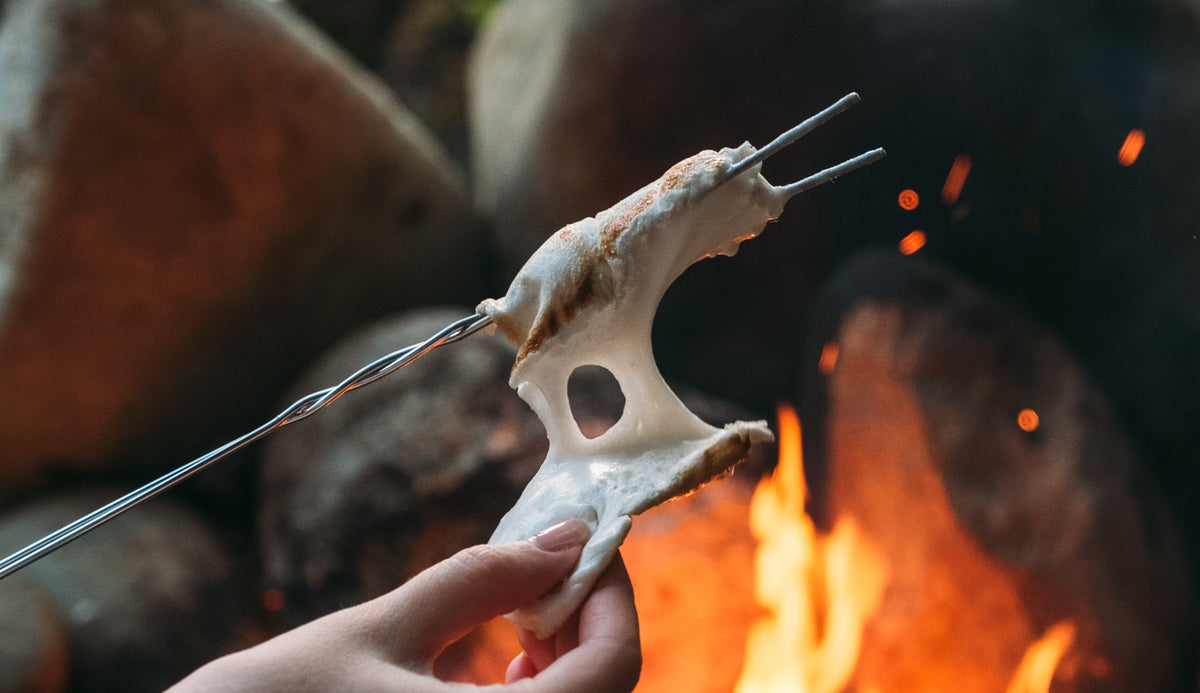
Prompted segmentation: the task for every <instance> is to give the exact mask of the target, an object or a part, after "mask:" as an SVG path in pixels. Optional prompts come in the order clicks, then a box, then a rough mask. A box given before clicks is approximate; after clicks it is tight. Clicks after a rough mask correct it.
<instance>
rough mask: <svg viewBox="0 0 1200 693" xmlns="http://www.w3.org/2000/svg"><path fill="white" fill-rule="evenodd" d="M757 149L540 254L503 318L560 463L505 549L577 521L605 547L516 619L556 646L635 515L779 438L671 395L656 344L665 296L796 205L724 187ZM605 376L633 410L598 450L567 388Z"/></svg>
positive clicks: (742, 186)
mask: <svg viewBox="0 0 1200 693" xmlns="http://www.w3.org/2000/svg"><path fill="white" fill-rule="evenodd" d="M754 151H755V150H754V148H753V147H752V146H750V145H749V144H743V145H742V146H741V147H739V148H737V149H724V150H722V151H720V152H713V151H704V152H701V153H699V154H696V155H695V156H693V157H690V158H688V159H685V160H684V161H682V162H680V163H678V164H676V165H675V166H673V167H672V168H671V169H670V170H668V171H667V172H666V173H665V174H663V176H662V177H661V178H659V179H658V180H656V181H654V182H653V183H651V184H649V185H647V186H646V187H644V188H642V189H641V190H639V191H637V192H635V193H634V194H632V195H630V196H629V197H627V198H625V199H624V200H622V201H621V202H619V203H617V204H616V205H614V206H613V207H612V208H611V209H608V210H606V211H604V212H601V213H600V214H598V215H596V216H595V217H592V218H587V219H584V220H582V221H579V222H576V223H574V224H571V225H570V226H567V227H565V228H563V229H561V230H560V231H558V232H557V233H556V234H554V235H553V236H552V237H551V238H550V239H549V240H547V241H546V243H545V244H544V245H542V247H541V248H539V249H538V250H537V252H535V253H534V254H533V255H532V256H531V257H530V258H529V261H528V262H527V263H526V264H525V266H524V267H522V268H521V271H520V272H519V273H518V274H517V276H516V278H515V279H514V280H513V283H512V285H511V286H510V287H509V289H508V293H507V294H506V295H505V296H504V297H503V298H501V299H489V300H486V301H484V302H483V303H481V304H480V306H479V312H481V313H484V314H486V315H489V316H491V317H492V318H493V319H494V320H495V322H496V324H497V325H498V326H499V328H500V329H501V330H502V331H503V332H504V333H505V335H507V336H508V338H509V339H511V340H512V341H513V342H514V343H515V344H516V345H517V346H518V347H519V351H518V354H517V359H516V363H515V364H514V366H513V370H512V376H511V378H510V379H509V384H510V385H512V386H513V387H514V388H516V390H517V394H519V395H520V396H521V398H522V399H524V400H525V402H526V403H528V404H529V406H530V407H532V408H533V410H534V412H535V413H536V414H537V415H538V417H539V418H540V419H541V420H542V424H543V425H544V426H545V427H546V433H547V435H548V437H549V439H550V451H549V453H548V454H547V456H546V460H545V462H544V463H543V464H542V467H541V469H540V470H539V471H538V473H537V474H536V475H535V476H534V478H533V479H532V480H531V481H530V482H529V485H528V486H527V487H526V488H525V491H524V493H523V494H522V495H521V498H520V500H518V501H517V504H516V505H515V506H514V507H513V508H512V509H511V510H510V511H509V512H508V514H507V515H505V516H504V518H503V519H502V520H501V521H500V524H499V526H498V527H497V528H496V531H495V533H494V534H493V536H492V538H491V543H494V544H495V543H504V542H509V541H517V540H520V539H523V538H526V537H530V536H532V535H534V534H536V533H537V532H538V531H540V530H542V529H545V528H547V527H549V526H551V525H553V524H555V523H557V522H561V521H562V520H565V519H568V518H579V519H582V520H584V521H585V522H587V523H588V524H589V526H590V527H591V528H592V536H591V538H590V539H589V540H588V542H587V544H586V546H585V547H584V549H583V554H582V556H581V558H580V561H579V565H578V566H577V567H576V569H575V571H574V572H573V573H572V574H571V575H570V576H569V577H568V578H567V580H566V583H565V584H564V585H563V587H562V589H561V590H558V591H556V592H554V593H552V594H550V595H547V596H546V597H543V598H542V599H541V600H539V601H538V602H536V603H534V604H533V605H531V606H529V607H526V608H524V609H521V610H519V611H517V612H514V613H513V614H510V615H509V617H510V618H511V619H512V620H513V621H515V622H516V623H517V624H518V625H520V626H522V627H524V628H527V629H530V630H532V631H533V632H534V633H535V634H536V635H537V637H539V638H545V637H547V636H549V635H551V634H553V633H554V632H556V631H557V630H558V629H559V628H560V627H561V626H562V624H563V623H564V622H565V621H566V620H567V618H568V617H569V616H570V615H571V614H572V613H573V612H574V611H575V610H576V609H577V608H578V607H579V605H580V604H581V603H582V602H583V600H584V598H585V597H586V596H587V594H588V592H589V591H590V590H591V588H592V586H593V584H594V583H595V581H596V578H598V577H599V575H600V573H602V572H603V571H604V568H605V567H606V566H607V565H608V563H609V561H611V560H612V558H613V556H614V555H615V554H616V552H617V548H618V547H619V546H620V544H621V542H622V541H623V540H624V538H625V535H626V534H627V533H628V532H629V528H630V525H631V522H632V521H631V519H630V517H631V516H632V515H636V514H638V513H640V512H642V511H643V510H646V509H648V508H650V507H652V506H654V505H657V504H659V503H661V502H663V501H666V500H669V499H670V498H673V497H675V496H678V495H682V494H684V493H687V492H689V491H692V490H694V489H695V488H697V487H698V486H700V485H701V484H703V483H704V482H706V481H709V480H711V479H713V478H715V477H717V476H721V475H723V474H726V473H727V472H728V471H729V470H730V469H732V467H733V466H734V465H735V464H737V463H738V462H740V461H742V460H743V459H744V458H745V456H746V453H747V451H748V449H749V447H750V445H751V444H752V443H756V442H760V441H770V440H773V437H772V435H771V432H770V430H769V429H768V428H767V425H766V422H765V421H756V422H745V421H738V422H735V423H732V424H727V425H726V426H725V427H724V428H723V429H720V428H715V427H713V426H710V425H708V424H706V423H704V422H703V421H701V420H700V419H699V418H697V417H696V416H695V415H694V414H693V413H692V412H691V411H689V410H688V409H687V407H685V406H684V405H683V403H681V402H680V401H679V398H678V397H676V396H675V394H674V393H673V392H672V391H671V390H670V388H668V387H667V385H666V383H665V382H664V381H663V378H662V376H661V374H659V372H658V367H657V366H656V365H655V363H654V355H653V353H652V352H651V346H650V328H651V323H652V322H653V319H654V313H655V311H656V309H657V308H658V303H659V301H660V300H661V299H662V296H663V293H664V292H665V291H666V289H667V287H668V286H669V285H670V283H671V282H672V281H674V280H675V278H676V277H677V276H679V275H680V274H681V273H682V272H683V271H684V270H685V269H686V268H687V267H688V266H689V265H691V264H692V263H694V262H696V261H698V260H701V259H704V258H706V257H712V256H715V255H733V254H734V253H736V252H737V247H738V244H739V243H740V242H742V241H744V240H746V239H749V238H753V237H754V236H756V235H758V233H759V232H761V231H762V228H763V226H764V225H765V224H766V223H767V222H768V221H770V220H771V219H774V218H775V217H777V216H779V214H780V212H782V210H783V205H784V203H785V202H786V201H787V194H786V192H785V191H784V190H783V188H779V187H775V186H772V185H771V184H770V183H768V182H767V181H766V180H765V179H764V178H763V177H762V176H761V175H759V166H757V165H756V166H753V167H752V168H750V169H749V170H747V171H745V172H744V173H742V174H740V175H738V176H737V177H736V178H734V179H731V180H728V181H724V182H722V180H723V179H724V177H725V176H724V172H725V171H726V170H728V168H729V167H730V165H732V164H733V163H735V162H737V161H740V160H742V159H744V158H745V157H747V156H749V155H750V154H752V153H753V152H754ZM584 365H597V366H602V367H604V368H607V369H608V370H609V371H611V372H612V374H613V375H614V376H615V377H616V379H617V382H618V383H619V384H620V386H621V391H622V392H623V393H624V395H625V411H624V413H623V414H622V415H621V418H620V420H618V421H617V423H616V424H615V425H613V427H612V428H610V429H609V430H608V431H606V432H605V433H603V434H602V435H600V436H598V437H596V438H593V439H588V438H585V437H584V436H583V434H582V433H581V432H580V430H579V427H578V425H577V424H576V423H575V420H574V418H573V417H572V415H571V408H570V405H569V404H568V402H567V379H568V377H569V376H570V375H571V373H572V372H573V371H574V370H575V369H576V368H578V367H580V366H584Z"/></svg>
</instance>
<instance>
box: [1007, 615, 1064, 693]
mask: <svg viewBox="0 0 1200 693" xmlns="http://www.w3.org/2000/svg"><path fill="white" fill-rule="evenodd" d="M1074 640H1075V626H1074V625H1073V624H1072V623H1071V622H1070V621H1060V622H1058V623H1056V624H1054V625H1053V626H1051V627H1050V630H1048V631H1046V634H1045V635H1043V636H1042V637H1041V638H1039V639H1038V641H1037V642H1035V643H1033V644H1032V645H1030V646H1029V649H1028V650H1026V651H1025V657H1024V658H1022V659H1021V665H1020V666H1018V667H1017V673H1015V674H1014V675H1013V679H1012V682H1011V683H1009V684H1008V689H1007V690H1006V691H1005V693H1048V691H1049V690H1050V682H1051V681H1052V680H1053V679H1054V670H1055V669H1057V668H1058V661H1059V660H1060V659H1062V656H1063V655H1064V654H1066V652H1067V648H1069V647H1070V646H1071V643H1072V642H1073V641H1074Z"/></svg>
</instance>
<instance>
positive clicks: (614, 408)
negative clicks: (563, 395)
mask: <svg viewBox="0 0 1200 693" xmlns="http://www.w3.org/2000/svg"><path fill="white" fill-rule="evenodd" d="M567 400H568V401H569V402H570V403H571V416H572V417H574V418H575V425H576V426H578V427H579V432H580V433H582V434H583V437H584V438H589V439H591V438H599V437H600V436H602V435H604V433H605V432H606V431H608V429H610V428H612V427H613V424H615V423H616V422H617V421H618V420H619V419H620V418H621V414H623V413H624V412H625V393H624V392H622V391H621V384H620V383H619V382H617V378H616V376H614V375H613V374H612V372H611V371H609V370H608V369H607V368H605V367H603V366H580V367H578V368H576V369H575V370H574V371H571V377H570V378H568V379H567Z"/></svg>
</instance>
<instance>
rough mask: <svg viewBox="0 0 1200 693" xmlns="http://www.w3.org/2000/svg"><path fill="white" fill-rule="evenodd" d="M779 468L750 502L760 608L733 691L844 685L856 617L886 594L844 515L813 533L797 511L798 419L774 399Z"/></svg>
mask: <svg viewBox="0 0 1200 693" xmlns="http://www.w3.org/2000/svg"><path fill="white" fill-rule="evenodd" d="M778 416H779V466H778V468H776V470H775V473H774V474H773V475H772V476H771V477H770V478H769V479H763V480H762V481H761V482H760V483H759V486H758V488H757V490H755V492H754V497H753V499H752V500H751V501H750V528H751V531H753V533H754V535H755V537H757V538H758V540H759V547H758V553H757V555H756V557H755V597H756V598H757V600H758V602H759V604H761V605H762V606H763V607H764V608H766V609H767V611H768V613H767V614H766V615H764V616H763V617H762V618H761V619H759V621H758V622H757V623H755V624H754V627H753V628H752V629H751V631H750V635H749V637H748V638H747V639H746V659H745V664H744V668H743V669H742V675H741V678H739V680H738V683H737V686H736V687H735V688H734V691H735V693H774V692H777V691H778V692H780V693H782V692H787V693H834V692H836V691H841V690H842V689H843V688H845V687H846V685H847V684H848V683H849V682H850V680H851V677H852V676H853V674H854V668H855V665H856V664H857V662H858V652H859V646H860V644H861V642H862V631H863V624H864V623H865V622H866V620H867V618H868V616H869V615H870V614H871V612H872V611H874V609H875V607H876V605H877V604H878V602H879V599H880V597H881V596H882V594H883V588H884V584H885V581H886V578H885V573H886V569H885V568H884V566H883V561H882V559H881V558H880V555H879V553H878V551H877V550H875V549H874V548H873V547H870V546H869V545H868V544H867V543H866V540H865V538H864V537H863V536H862V535H861V533H860V532H859V530H858V528H857V525H856V524H855V523H854V521H853V520H851V519H849V518H842V519H840V520H839V521H838V522H837V525H836V526H835V528H834V530H833V532H832V533H831V534H829V535H827V536H824V535H819V534H818V533H817V530H816V527H815V526H814V525H813V522H812V519H811V518H810V517H809V516H808V515H807V513H806V512H805V510H804V503H805V500H806V498H807V488H806V487H805V483H804V470H803V465H802V461H801V453H800V448H801V445H800V440H801V438H800V422H799V420H798V419H797V417H796V412H795V410H793V409H792V408H791V407H788V406H786V405H781V406H780V407H779V411H778Z"/></svg>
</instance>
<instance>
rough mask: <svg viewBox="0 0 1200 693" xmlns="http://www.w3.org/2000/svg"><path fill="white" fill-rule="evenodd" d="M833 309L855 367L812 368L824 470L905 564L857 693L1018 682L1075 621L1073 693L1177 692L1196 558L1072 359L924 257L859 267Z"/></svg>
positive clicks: (842, 358)
mask: <svg viewBox="0 0 1200 693" xmlns="http://www.w3.org/2000/svg"><path fill="white" fill-rule="evenodd" d="M821 306H822V308H821V316H822V319H821V321H820V324H819V325H818V328H817V330H816V331H815V333H814V338H815V339H816V340H817V341H816V344H818V345H823V344H831V345H836V346H837V352H836V353H837V357H836V363H835V364H833V365H832V368H830V363H831V362H830V359H828V358H827V359H826V367H825V371H826V373H825V374H821V373H819V372H818V371H817V370H816V369H814V371H813V373H812V374H811V375H812V381H811V387H810V388H808V390H809V401H808V403H807V405H806V407H805V410H804V412H803V414H802V415H803V417H804V419H805V421H807V422H808V423H809V429H808V430H809V431H810V432H811V433H810V435H808V436H806V440H807V441H808V446H807V449H806V453H807V454H806V459H808V460H811V461H812V462H813V464H814V466H815V467H816V468H817V470H818V473H816V474H815V475H814V476H815V477H816V478H817V479H819V480H820V481H819V486H818V489H819V490H818V492H817V494H816V495H817V496H819V497H822V498H823V503H822V515H823V516H824V518H825V519H826V520H827V521H829V522H832V521H834V520H835V519H836V518H838V517H841V516H845V515H849V516H851V517H853V518H855V519H856V520H857V521H858V523H859V525H860V526H861V527H862V528H863V530H864V531H865V534H866V535H867V537H868V538H869V539H870V540H871V541H872V542H873V543H875V544H876V545H877V546H878V547H879V548H880V549H881V550H882V551H883V553H884V554H885V556H886V561H887V564H888V568H889V577H888V579H889V582H888V587H887V591H886V592H885V595H884V597H883V600H882V602H881V604H880V606H879V608H878V610H877V611H876V613H875V614H874V616H873V617H872V619H871V620H870V621H869V623H868V627H867V631H866V634H865V636H864V644H863V651H862V657H861V659H860V668H859V677H860V678H859V684H860V685H863V686H866V685H875V686H878V687H880V688H882V689H885V690H886V689H889V688H890V689H912V690H938V689H940V688H941V687H942V684H953V685H954V686H962V687H963V688H964V689H970V690H1002V689H1003V688H1004V686H1005V685H1006V683H1007V682H1008V680H1009V679H1010V678H1011V677H1012V676H1013V673H1014V672H1015V670H1016V665H1017V663H1018V662H1019V661H1020V659H1021V657H1022V655H1023V654H1024V651H1025V648H1026V647H1027V646H1028V645H1030V644H1031V643H1032V642H1033V641H1034V640H1035V639H1036V638H1039V637H1041V636H1042V635H1043V634H1045V633H1046V632H1048V631H1049V630H1050V629H1051V628H1052V627H1053V626H1055V624H1059V623H1069V624H1071V625H1072V626H1073V627H1074V629H1075V636H1074V639H1073V642H1072V644H1071V648H1070V650H1069V652H1068V657H1067V660H1066V661H1064V663H1063V664H1062V667H1061V668H1062V670H1063V671H1074V672H1075V674H1074V677H1075V678H1074V680H1073V685H1074V686H1075V687H1074V688H1073V689H1072V690H1079V691H1124V690H1134V689H1136V690H1146V691H1157V690H1178V688H1177V686H1179V685H1180V684H1181V679H1180V673H1181V672H1182V671H1184V669H1183V666H1184V664H1185V663H1186V662H1187V661H1188V660H1187V658H1188V656H1189V654H1190V653H1188V652H1187V644H1188V643H1189V642H1190V641H1191V640H1190V638H1191V636H1192V635H1194V630H1195V625H1194V624H1195V621H1194V615H1195V613H1196V612H1195V593H1194V590H1193V587H1192V583H1191V581H1190V577H1191V576H1190V575H1189V558H1188V557H1187V555H1186V554H1185V553H1184V551H1183V549H1182V545H1181V542H1180V538H1179V532H1178V529H1177V526H1176V525H1175V524H1174V523H1173V522H1172V519H1171V517H1170V516H1169V514H1168V513H1167V511H1166V509H1165V506H1164V503H1163V501H1162V491H1161V488H1160V487H1159V486H1158V485H1157V481H1158V480H1157V479H1154V478H1153V477H1152V475H1151V474H1150V473H1149V472H1148V470H1147V468H1146V466H1145V464H1144V462H1143V461H1142V460H1141V459H1140V458H1139V455H1138V453H1137V451H1136V449H1135V448H1134V446H1133V445H1132V443H1131V442H1130V439H1129V437H1128V435H1127V434H1126V433H1125V432H1124V430H1123V428H1122V426H1121V423H1120V422H1119V420H1118V418H1117V416H1116V414H1115V412H1114V410H1113V408H1112V405H1111V404H1110V402H1109V400H1108V398H1107V396H1106V395H1105V393H1104V392H1103V391H1102V390H1100V389H1099V388H1098V387H1097V385H1096V383H1095V382H1094V381H1093V380H1092V378H1091V377H1090V376H1089V375H1088V373H1087V372H1086V371H1085V370H1084V369H1083V368H1081V367H1080V366H1079V364H1078V362H1077V361H1076V360H1075V358H1074V356H1073V355H1072V354H1071V352H1070V351H1069V350H1068V349H1066V348H1065V347H1064V346H1063V345H1062V344H1061V343H1060V342H1059V340H1057V339H1056V338H1055V337H1054V336H1052V335H1051V334H1049V333H1048V332H1046V331H1045V329H1044V328H1043V327H1041V326H1039V325H1037V324H1036V323H1035V322H1033V321H1032V320H1030V319H1028V318H1026V317H1024V316H1022V315H1021V314H1019V313H1018V312H1017V311H1015V310H1013V309H1011V308H1010V307H1008V306H1006V305H1005V304H1003V303H1002V302H999V301H997V300H995V299H994V298H992V297H990V296H988V295H986V294H984V293H983V292H981V291H979V290H977V289H975V288H974V287H972V286H971V285H970V284H969V283H967V282H965V281H963V280H962V279H961V278H959V277H956V276H955V275H953V274H951V273H949V272H947V271H945V270H944V269H941V268H938V267H937V266H935V265H930V264H923V263H920V262H918V261H917V260H916V259H915V258H901V257H899V256H898V255H890V256H889V255H873V256H868V257H865V258H863V259H861V260H860V261H858V262H855V263H852V264H851V265H850V266H849V267H847V268H846V269H845V270H844V271H843V272H842V273H840V274H839V275H838V276H837V280H836V281H835V282H834V284H833V285H832V288H831V290H830V291H829V293H828V294H826V296H825V299H824V301H823V302H822V304H821ZM815 352H816V349H814V350H813V353H812V354H811V356H812V358H811V359H810V361H811V363H813V364H814V366H815V365H816V364H817V363H818V359H817V358H816V356H815ZM827 353H829V351H828V350H827ZM1035 415H1036V418H1035ZM822 491H823V493H822ZM1189 678H1190V677H1189V676H1188V675H1186V674H1184V675H1183V676H1182V681H1183V682H1186V681H1188V679H1189Z"/></svg>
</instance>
